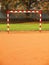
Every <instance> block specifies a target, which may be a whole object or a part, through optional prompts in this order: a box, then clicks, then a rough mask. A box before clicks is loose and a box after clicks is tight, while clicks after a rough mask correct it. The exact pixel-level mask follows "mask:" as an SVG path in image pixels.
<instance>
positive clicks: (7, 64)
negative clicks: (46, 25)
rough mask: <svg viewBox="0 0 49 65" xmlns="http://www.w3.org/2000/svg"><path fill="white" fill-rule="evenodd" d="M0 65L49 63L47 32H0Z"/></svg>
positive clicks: (48, 35) (48, 36) (42, 64)
mask: <svg viewBox="0 0 49 65" xmlns="http://www.w3.org/2000/svg"><path fill="white" fill-rule="evenodd" d="M0 65H49V32H41V33H39V32H19V33H18V32H17V33H10V34H7V33H5V32H4V33H2V32H0Z"/></svg>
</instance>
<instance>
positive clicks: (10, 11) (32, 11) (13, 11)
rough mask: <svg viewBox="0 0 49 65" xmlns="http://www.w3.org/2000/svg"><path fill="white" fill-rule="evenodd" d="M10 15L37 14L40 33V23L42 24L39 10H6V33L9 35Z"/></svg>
mask: <svg viewBox="0 0 49 65" xmlns="http://www.w3.org/2000/svg"><path fill="white" fill-rule="evenodd" d="M10 13H12V14H14V13H38V14H39V16H40V19H39V31H40V32H41V23H42V11H41V10H8V11H7V32H8V33H9V31H10V28H9V25H10V24H9V22H10V20H9V17H10V16H9V14H10Z"/></svg>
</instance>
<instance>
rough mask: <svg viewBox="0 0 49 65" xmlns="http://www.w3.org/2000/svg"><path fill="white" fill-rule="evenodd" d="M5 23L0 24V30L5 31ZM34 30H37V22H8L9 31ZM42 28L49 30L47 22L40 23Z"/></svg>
mask: <svg viewBox="0 0 49 65" xmlns="http://www.w3.org/2000/svg"><path fill="white" fill-rule="evenodd" d="M6 30H7V24H0V31H6ZM34 30H35V31H36V30H39V23H17V24H10V31H34ZM42 30H45V31H46V30H49V23H46V24H44V23H42Z"/></svg>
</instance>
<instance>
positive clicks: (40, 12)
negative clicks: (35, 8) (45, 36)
mask: <svg viewBox="0 0 49 65" xmlns="http://www.w3.org/2000/svg"><path fill="white" fill-rule="evenodd" d="M39 14H40V24H39V31H40V32H41V24H42V11H39Z"/></svg>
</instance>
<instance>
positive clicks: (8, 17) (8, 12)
mask: <svg viewBox="0 0 49 65" xmlns="http://www.w3.org/2000/svg"><path fill="white" fill-rule="evenodd" d="M7 32H8V33H9V12H8V11H7Z"/></svg>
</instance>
